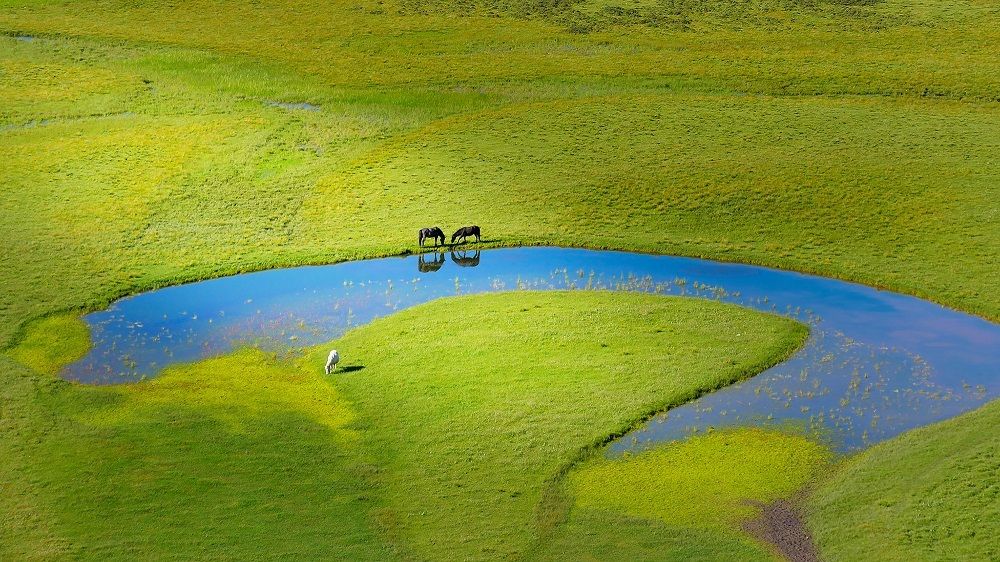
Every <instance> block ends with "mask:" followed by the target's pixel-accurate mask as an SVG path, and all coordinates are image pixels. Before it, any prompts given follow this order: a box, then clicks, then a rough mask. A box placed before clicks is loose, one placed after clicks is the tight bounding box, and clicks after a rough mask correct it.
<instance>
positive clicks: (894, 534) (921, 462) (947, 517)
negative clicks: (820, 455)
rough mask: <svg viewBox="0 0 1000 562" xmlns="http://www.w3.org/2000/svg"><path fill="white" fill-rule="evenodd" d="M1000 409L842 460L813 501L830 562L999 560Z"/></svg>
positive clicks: (816, 527) (999, 405)
mask: <svg viewBox="0 0 1000 562" xmlns="http://www.w3.org/2000/svg"><path fill="white" fill-rule="evenodd" d="M998 423H1000V402H993V403H991V404H988V405H986V406H984V407H983V408H980V409H979V410H976V411H974V412H971V413H968V414H965V415H963V416H960V417H958V418H955V419H952V420H948V421H945V422H942V423H939V424H936V425H933V426H929V427H925V428H921V429H917V430H914V431H911V432H909V433H906V434H904V435H902V436H900V437H897V438H896V439H893V440H891V441H887V442H885V443H882V444H880V445H877V446H875V447H873V448H871V449H869V450H867V451H864V452H862V453H860V454H858V455H856V456H854V457H852V458H850V459H848V460H847V461H845V462H844V463H843V464H842V465H841V466H840V467H839V468H838V469H837V470H836V471H835V472H834V473H833V475H832V476H831V477H830V478H828V479H825V480H823V481H822V483H821V484H820V485H819V486H818V487H817V489H816V490H815V491H814V492H813V493H812V495H811V497H810V499H809V502H808V506H809V522H810V525H811V527H812V530H813V533H814V534H815V536H816V539H817V542H818V544H819V546H820V548H821V551H822V553H823V555H824V557H825V558H826V559H827V560H857V559H859V558H868V557H870V556H871V553H873V552H877V553H878V555H879V558H880V559H881V560H907V561H910V560H995V559H996V558H997V557H1000V502H998V501H997V497H998V494H1000V443H998V441H997V436H996V427H997V424H998Z"/></svg>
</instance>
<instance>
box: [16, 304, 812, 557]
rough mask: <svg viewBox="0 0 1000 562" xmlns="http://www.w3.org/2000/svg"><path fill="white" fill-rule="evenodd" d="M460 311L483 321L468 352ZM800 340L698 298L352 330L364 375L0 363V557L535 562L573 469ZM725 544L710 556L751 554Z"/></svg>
mask: <svg viewBox="0 0 1000 562" xmlns="http://www.w3.org/2000/svg"><path fill="white" fill-rule="evenodd" d="M458 311H460V312H461V314H462V316H463V318H464V319H465V321H466V322H467V324H469V325H471V326H474V327H473V328H472V329H469V330H467V331H465V332H464V333H462V334H461V335H460V337H454V335H453V334H452V332H453V326H454V325H453V319H454V316H455V314H456V313H457V312H458ZM50 327H51V326H39V327H38V329H39V330H45V329H47V328H50ZM595 330H596V331H600V332H603V333H606V334H607V336H606V337H604V338H602V339H601V340H600V341H597V340H595V339H594V338H593V333H594V331H595ZM806 332H807V330H806V328H805V327H804V326H803V325H801V324H798V323H795V322H793V321H791V320H787V319H784V318H779V317H775V316H770V315H765V314H762V313H759V312H754V311H750V310H748V309H743V308H739V307H736V306H733V305H724V304H719V303H714V302H708V301H701V300H693V299H684V298H676V297H656V296H642V295H635V294H624V293H605V292H565V293H530V292H516V293H506V294H495V295H489V296H478V297H462V298H450V299H444V300H440V301H435V302H433V303H431V304H428V305H423V306H420V307H417V308H414V309H410V310H407V311H404V312H401V313H398V314H396V315H393V316H390V317H388V318H384V319H381V320H378V321H375V322H373V323H372V324H370V325H367V326H364V327H362V328H358V329H356V330H354V331H352V332H350V333H348V334H347V335H346V336H344V337H343V338H342V339H340V340H338V341H337V342H336V345H337V347H338V348H339V349H340V351H341V353H342V354H343V356H344V357H345V360H344V363H343V365H342V367H343V366H347V367H350V369H344V372H342V373H341V374H337V375H334V376H331V377H327V376H324V375H323V373H322V364H323V359H324V356H325V354H324V353H323V352H324V351H325V350H326V349H327V347H328V346H323V348H321V349H317V350H316V351H315V352H310V353H308V354H305V355H303V356H301V357H299V358H298V359H288V360H278V359H275V358H274V357H273V356H270V355H267V354H264V353H261V352H259V351H254V350H243V351H239V352H236V353H233V354H231V355H227V356H224V357H220V358H216V359H210V360H206V361H203V362H199V363H195V364H192V365H186V366H180V367H172V368H170V369H168V370H167V371H166V372H165V373H164V374H163V375H162V376H161V377H158V378H156V379H153V380H150V381H146V382H142V383H136V384H131V385H122V386H113V387H91V386H84V385H78V384H70V383H65V382H61V381H57V380H55V379H52V378H51V377H49V376H45V375H41V374H38V375H29V374H28V373H27V371H26V369H25V368H23V367H18V366H16V365H15V364H14V363H12V362H11V361H10V360H9V359H6V358H0V361H2V362H3V364H4V366H5V368H4V370H3V372H4V373H5V374H4V375H3V376H4V378H3V385H2V387H0V388H2V389H3V392H4V396H3V398H4V401H3V405H4V408H3V410H2V413H3V417H2V418H0V420H3V422H4V425H3V426H2V429H3V432H4V437H5V438H4V439H3V440H2V441H0V447H2V449H0V453H2V455H0V459H3V460H2V462H0V481H2V482H4V494H2V495H0V512H2V513H3V517H2V518H0V521H2V523H0V525H2V527H0V531H2V536H3V537H4V539H5V540H4V541H2V542H0V558H3V559H26V558H37V559H44V558H49V557H60V556H66V557H71V558H88V559H102V560H106V559H134V558H135V557H140V558H162V557H165V556H169V557H179V558H206V557H207V558H256V557H258V556H261V555H263V556H267V557H268V558H280V557H283V556H295V557H299V558H339V559H384V558H388V557H401V558H404V559H406V558H411V557H415V558H419V559H436V560H454V559H456V558H462V559H486V558H498V557H504V556H515V555H522V556H525V555H530V554H532V553H533V552H536V550H537V549H539V548H540V545H541V544H543V543H545V542H546V541H547V540H548V538H549V537H550V536H551V535H552V533H553V530H554V529H555V528H558V527H559V525H560V523H561V522H562V520H563V519H564V518H565V517H566V512H567V509H568V508H567V501H568V500H567V499H566V497H565V495H564V494H563V489H564V486H563V476H564V474H565V472H566V471H567V470H568V469H569V468H570V467H572V466H574V464H575V463H576V462H578V461H580V460H582V459H583V458H584V457H586V456H588V455H589V454H591V453H592V452H594V451H595V450H596V447H598V446H599V445H601V444H602V443H604V442H606V441H607V440H608V439H609V438H610V436H612V435H618V434H620V433H621V432H623V431H624V430H626V429H628V428H630V427H632V426H634V425H635V424H636V423H638V422H639V421H640V420H642V419H644V418H645V417H646V416H648V415H650V414H652V413H654V412H656V411H659V410H662V409H664V408H666V407H668V406H670V405H672V404H677V403H680V402H683V401H686V400H688V399H690V398H691V397H692V396H695V395H696V394H699V393H702V392H706V391H710V390H713V389H715V388H717V387H719V386H722V385H725V384H728V383H730V382H732V381H734V380H736V379H739V378H743V377H747V376H750V375H753V374H755V373H757V372H758V371H760V370H762V369H764V368H765V367H767V366H769V365H771V364H774V363H776V362H778V361H781V360H782V359H783V358H784V357H786V356H787V355H788V354H789V353H791V352H792V351H794V350H795V349H796V348H797V347H798V345H800V344H801V342H802V340H803V339H804V337H805V335H806ZM32 333H34V331H33V332H32ZM511 333H514V334H517V337H513V338H512V337H509V336H508V334H511ZM36 339H37V338H36ZM482 350H489V352H483V351H482ZM53 360H54V359H53ZM581 405H586V406H585V407H581ZM707 449H709V451H708V453H705V454H709V453H710V449H711V447H708V448H707ZM727 471H729V472H738V470H736V469H735V467H730V468H720V474H723V475H726V474H727ZM747 493H748V494H749V493H750V491H748V492H747ZM731 495H732V494H731ZM734 497H735V496H734ZM748 497H756V496H749V495H748ZM734 512H735V513H741V512H739V511H738V510H737V509H734ZM711 531H712V532H710V533H707V534H706V537H705V538H704V539H703V540H702V545H701V546H702V548H711V545H712V542H711V540H712V537H713V536H714V537H716V538H717V539H719V540H723V541H731V542H735V543H738V544H743V545H744V547H745V543H747V539H745V538H741V536H740V533H739V531H738V529H737V528H736V527H733V526H723V527H720V526H716V527H713V528H712V529H711ZM695 532H703V531H699V530H698V529H696V528H695V529H693V531H692V533H695ZM703 533H704V532H703ZM757 549H758V551H759V547H757Z"/></svg>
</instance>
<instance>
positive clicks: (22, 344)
mask: <svg viewBox="0 0 1000 562" xmlns="http://www.w3.org/2000/svg"><path fill="white" fill-rule="evenodd" d="M89 349H90V328H89V327H88V326H87V324H86V323H85V322H84V321H83V320H82V319H81V318H80V315H79V314H78V313H63V314H53V315H51V316H46V317H44V318H41V319H38V320H36V321H34V322H31V323H29V324H28V325H27V326H26V327H25V329H24V334H23V335H22V337H21V338H20V340H18V342H17V344H16V345H14V346H13V347H11V348H10V349H8V350H7V351H6V354H7V355H9V356H10V357H12V358H13V359H15V360H17V361H18V362H20V363H21V364H23V365H25V366H27V367H30V368H32V369H34V370H35V371H37V372H39V373H41V374H45V375H55V374H57V373H58V372H59V371H60V370H61V369H62V368H63V367H65V366H66V365H69V364H70V363H72V362H74V361H76V360H78V359H81V358H82V357H83V356H84V355H86V354H87V351H88V350H89Z"/></svg>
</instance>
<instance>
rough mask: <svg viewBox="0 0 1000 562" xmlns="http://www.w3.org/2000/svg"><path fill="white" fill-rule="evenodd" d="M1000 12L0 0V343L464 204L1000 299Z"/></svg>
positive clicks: (621, 240)
mask: <svg viewBox="0 0 1000 562" xmlns="http://www.w3.org/2000/svg"><path fill="white" fill-rule="evenodd" d="M998 20H1000V16H998V11H997V8H996V7H995V6H990V5H989V4H983V3H979V2H957V3H956V2H937V1H931V2H920V3H916V2H912V1H903V0H893V1H891V2H890V1H886V2H876V3H858V4H853V3H850V2H848V3H839V2H838V3H826V2H800V1H797V0H794V1H793V0H788V1H776V0H759V1H756V2H746V3H719V2H703V1H700V0H692V1H689V2H688V1H686V2H672V3H669V5H668V4H661V3H641V2H640V3H630V2H626V3H621V2H618V1H617V0H607V1H605V0H601V1H596V0H595V1H590V0H588V1H586V2H575V3H533V2H530V1H525V2H497V3H494V2H489V1H484V2H471V3H465V2H463V3H454V2H444V1H441V2H438V1H404V2H399V3H393V2H388V3H383V2H360V3H346V2H327V3H314V2H295V1H291V0H287V1H275V2H263V3H256V4H253V5H248V4H245V3H241V2H229V1H225V0H210V1H209V0H200V1H197V2H185V3H183V5H170V6H167V5H165V4H157V3H143V4H134V3H125V2H86V1H84V2H69V3H49V2H9V1H7V2H2V3H0V32H2V33H6V34H9V35H5V36H2V37H0V72H2V76H3V80H2V81H0V99H2V100H3V103H2V104H0V150H2V152H3V154H4V156H5V157H4V158H3V159H2V161H0V180H2V181H0V190H2V194H3V197H2V198H0V237H2V242H3V246H4V248H5V252H3V253H2V254H0V285H2V287H3V289H4V290H3V291H0V343H3V344H6V343H9V342H10V340H11V338H12V337H13V336H15V335H16V333H17V330H18V327H19V326H20V325H22V324H23V323H24V322H25V321H27V320H30V319H32V318H36V317H39V316H42V315H45V314H49V313H52V312H56V311H59V310H63V309H66V308H76V307H95V306H100V305H102V304H104V303H106V302H107V301H108V300H110V299H112V298H114V297H116V296H119V295H121V294H123V293H128V292H133V291H136V290H141V289H143V288H148V287H150V286H156V285H162V284H168V283H176V282H179V281H183V280H190V279H196V278H202V277H206V276H211V275H218V274H221V273H227V272H234V271H242V270H246V269H260V268H267V267H276V266H280V265H287V264H299V263H305V262H326V261H331V260H341V259H350V258H355V257H363V256H374V255H384V254H392V253H398V252H401V251H403V250H405V249H408V248H412V246H413V240H414V234H413V233H414V229H415V228H417V227H421V226H426V225H427V224H432V223H433V224H442V225H443V226H445V227H446V228H451V227H454V226H457V225H459V224H465V223H469V222H477V223H479V224H481V225H482V226H483V228H484V232H485V233H486V235H487V238H488V239H490V240H492V241H494V242H495V243H498V244H515V243H532V244H535V243H558V244H572V245H592V246H607V247H614V248H619V249H638V250H651V251H656V252H674V253H683V254H688V255H698V256H707V257H714V258H723V259H732V260H740V261H751V262H759V263H765V264H769V265H777V266H782V267H788V268H796V269H802V270H809V271H814V272H819V273H822V274H826V275H837V276H841V277H846V278H850V279H855V280H859V281H863V282H867V283H871V284H876V285H882V286H886V287H890V288H893V289H898V290H904V291H908V292H911V293H915V294H919V295H922V296H927V297H931V298H934V299H936V300H939V301H942V302H945V303H947V304H949V305H952V306H956V307H960V308H963V309H966V310H969V311H972V312H976V313H979V314H983V315H986V316H988V317H992V318H996V317H998V315H1000V300H998V299H997V295H996V291H992V290H991V289H992V286H993V285H994V284H995V283H994V282H995V280H996V279H997V278H998V277H1000V265H998V264H1000V259H998V256H1000V238H998V236H1000V235H998V234H997V233H998V232H1000V222H998V221H1000V218H998V217H1000V215H998V213H997V212H996V210H997V209H996V201H998V200H1000V193H998V191H997V190H998V189H1000V188H998V186H1000V181H998V177H1000V171H998V170H997V161H996V159H995V158H993V157H992V155H993V154H994V153H995V152H996V150H997V142H996V139H997V138H1000V118H998V110H997V105H996V100H997V99H998V98H1000V83H998V80H1000V79H998V76H1000V67H998V65H1000V63H998V60H1000V59H998V58H997V57H995V56H992V52H991V50H990V49H988V48H984V47H983V46H984V45H991V44H996V43H997V39H998V37H997V33H998V32H997V30H998V29H1000V25H994V24H996V23H997V22H998ZM15 36H16V37H15ZM74 36H75V38H74ZM274 102H310V103H312V104H314V105H315V109H317V110H315V111H313V110H311V109H310V108H305V109H301V106H287V107H282V106H276V105H274Z"/></svg>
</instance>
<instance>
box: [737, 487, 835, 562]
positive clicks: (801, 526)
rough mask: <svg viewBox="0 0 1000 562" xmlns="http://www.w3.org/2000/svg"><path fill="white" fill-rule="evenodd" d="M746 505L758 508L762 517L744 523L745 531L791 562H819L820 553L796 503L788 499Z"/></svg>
mask: <svg viewBox="0 0 1000 562" xmlns="http://www.w3.org/2000/svg"><path fill="white" fill-rule="evenodd" d="M747 503H749V504H751V505H753V506H755V507H759V508H760V509H761V514H760V516H759V517H757V518H756V519H751V520H750V521H746V522H745V523H743V530H744V531H746V532H747V533H750V535H752V536H753V537H754V538H756V539H758V540H761V541H764V542H766V543H768V544H769V545H771V546H772V547H774V549H775V550H776V551H778V552H779V553H780V554H781V555H782V556H784V557H785V558H787V559H788V560H791V561H792V562H819V551H818V550H816V544H815V543H814V542H813V540H812V535H811V534H809V530H808V529H807V528H806V525H805V523H804V522H803V520H802V514H801V513H800V512H799V510H798V508H797V507H796V506H795V503H793V502H792V501H789V500H777V501H775V502H772V503H767V504H765V503H761V502H757V501H754V502H747Z"/></svg>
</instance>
